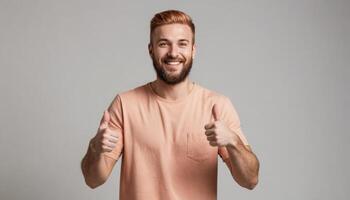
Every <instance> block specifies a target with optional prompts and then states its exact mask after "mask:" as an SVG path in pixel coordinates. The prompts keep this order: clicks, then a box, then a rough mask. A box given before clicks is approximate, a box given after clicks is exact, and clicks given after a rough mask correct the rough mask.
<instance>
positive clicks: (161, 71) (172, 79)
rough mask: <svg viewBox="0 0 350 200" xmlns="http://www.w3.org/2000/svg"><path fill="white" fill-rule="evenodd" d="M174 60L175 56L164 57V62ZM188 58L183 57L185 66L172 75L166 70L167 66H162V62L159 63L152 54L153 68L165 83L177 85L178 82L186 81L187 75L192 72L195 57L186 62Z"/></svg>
mask: <svg viewBox="0 0 350 200" xmlns="http://www.w3.org/2000/svg"><path fill="white" fill-rule="evenodd" d="M167 59H168V60H174V58H170V57H167V58H165V59H163V63H164V60H167ZM186 61H187V60H186V59H183V61H181V62H182V63H183V67H182V69H181V72H180V73H179V74H177V75H171V74H170V73H168V72H167V71H166V70H165V67H162V66H161V64H159V63H158V62H157V61H156V59H155V58H154V57H153V56H152V62H153V68H154V70H155V71H156V73H157V76H158V77H159V78H160V79H161V80H162V81H164V82H165V83H167V84H169V85H176V84H178V83H181V82H182V81H184V80H185V79H186V78H187V76H188V75H189V74H190V71H191V69H192V63H193V59H192V58H190V59H189V61H188V62H186Z"/></svg>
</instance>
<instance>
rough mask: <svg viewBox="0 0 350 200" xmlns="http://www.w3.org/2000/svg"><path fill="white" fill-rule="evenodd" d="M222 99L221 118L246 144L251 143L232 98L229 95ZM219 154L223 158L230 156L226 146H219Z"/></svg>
mask: <svg viewBox="0 0 350 200" xmlns="http://www.w3.org/2000/svg"><path fill="white" fill-rule="evenodd" d="M222 101H223V102H222V103H221V105H222V106H221V117H220V119H222V120H223V121H224V122H225V123H226V124H227V126H228V127H229V128H230V129H231V130H233V131H234V132H235V133H236V134H237V135H238V136H239V138H240V139H241V140H242V142H243V144H244V145H249V143H248V141H247V139H246V137H245V135H244V133H243V131H242V128H241V123H240V119H239V116H238V113H237V111H236V109H235V107H234V106H233V104H232V103H231V101H230V99H229V98H227V97H224V98H223V100H222ZM219 155H220V157H221V158H222V160H225V159H227V158H229V155H228V152H227V149H226V148H225V147H220V148H219Z"/></svg>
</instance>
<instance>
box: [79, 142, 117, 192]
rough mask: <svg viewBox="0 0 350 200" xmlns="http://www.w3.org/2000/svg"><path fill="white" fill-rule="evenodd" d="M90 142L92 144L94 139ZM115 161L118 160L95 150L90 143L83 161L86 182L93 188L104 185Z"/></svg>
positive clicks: (82, 167)
mask: <svg viewBox="0 0 350 200" xmlns="http://www.w3.org/2000/svg"><path fill="white" fill-rule="evenodd" d="M90 144H92V140H91V141H90ZM115 163H116V160H114V159H112V158H109V157H107V156H105V155H103V154H102V153H97V152H93V151H92V149H91V148H90V145H89V148H88V151H87V153H86V154H85V156H84V158H83V160H82V161H81V170H82V173H83V175H84V179H85V183H86V184H87V185H88V186H89V187H90V188H92V189H93V188H96V187H98V186H100V185H102V184H103V183H104V182H105V181H106V180H107V179H108V177H109V175H110V174H111V172H112V169H113V167H114V165H115Z"/></svg>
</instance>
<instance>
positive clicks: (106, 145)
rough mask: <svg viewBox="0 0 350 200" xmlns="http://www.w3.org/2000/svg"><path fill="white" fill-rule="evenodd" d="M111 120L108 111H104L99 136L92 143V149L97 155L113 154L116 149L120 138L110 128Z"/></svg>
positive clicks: (98, 131)
mask: <svg viewBox="0 0 350 200" xmlns="http://www.w3.org/2000/svg"><path fill="white" fill-rule="evenodd" d="M110 119H111V117H110V115H109V113H108V111H104V113H103V117H102V119H101V122H100V126H99V128H98V130H97V134H96V136H95V137H94V138H93V139H92V140H91V141H90V148H91V150H92V151H93V152H95V153H104V152H111V151H112V150H113V149H114V147H116V144H117V142H118V139H119V137H118V133H117V132H115V131H112V130H111V129H110V128H109V126H108V124H109V122H110Z"/></svg>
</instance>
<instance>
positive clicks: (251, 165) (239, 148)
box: [224, 139, 260, 190]
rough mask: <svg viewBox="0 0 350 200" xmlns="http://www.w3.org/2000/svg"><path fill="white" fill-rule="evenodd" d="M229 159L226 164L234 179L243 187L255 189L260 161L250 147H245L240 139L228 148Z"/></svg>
mask: <svg viewBox="0 0 350 200" xmlns="http://www.w3.org/2000/svg"><path fill="white" fill-rule="evenodd" d="M226 149H227V152H228V155H229V158H227V159H225V160H224V161H225V163H226V165H227V167H228V168H229V170H230V172H231V174H232V177H233V178H234V179H235V181H236V182H237V183H238V184H239V185H240V186H242V187H245V188H247V189H250V190H252V189H254V187H255V186H256V185H257V184H258V174H259V167H260V164H259V160H258V158H257V157H256V156H255V154H254V153H253V151H252V150H251V148H250V146H249V145H244V144H243V142H242V141H241V140H240V139H239V140H238V142H232V143H230V144H228V145H227V146H226Z"/></svg>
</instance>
